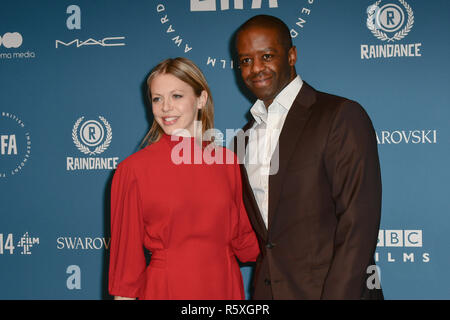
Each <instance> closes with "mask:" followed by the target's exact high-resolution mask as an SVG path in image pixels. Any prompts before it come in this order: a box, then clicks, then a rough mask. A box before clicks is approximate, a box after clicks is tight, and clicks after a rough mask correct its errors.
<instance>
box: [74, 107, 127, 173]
mask: <svg viewBox="0 0 450 320" xmlns="http://www.w3.org/2000/svg"><path fill="white" fill-rule="evenodd" d="M72 141H73V143H74V145H75V147H76V148H77V149H78V151H79V152H80V153H83V154H85V155H88V156H91V157H84V158H78V157H67V160H66V170H67V171H74V170H111V169H116V168H117V164H118V160H119V158H118V157H109V158H100V157H94V156H96V155H100V154H102V153H104V152H105V151H106V150H107V149H108V147H109V146H110V144H111V141H112V128H111V124H110V123H109V122H108V120H107V119H106V118H105V117H103V116H98V119H86V118H85V116H82V117H79V118H78V119H77V120H76V121H75V123H74V125H73V127H72Z"/></svg>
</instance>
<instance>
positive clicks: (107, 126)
mask: <svg viewBox="0 0 450 320" xmlns="http://www.w3.org/2000/svg"><path fill="white" fill-rule="evenodd" d="M257 14H270V15H274V16H277V17H279V18H281V19H282V20H283V21H285V23H286V24H287V25H288V26H289V28H290V30H291V36H292V38H293V42H294V44H295V45H296V46H297V50H298V62H297V72H298V73H299V74H300V75H301V77H302V78H303V79H304V80H305V81H307V82H308V83H309V84H311V85H312V86H313V87H315V88H316V89H318V90H320V91H326V92H329V93H333V94H337V95H340V96H345V97H347V98H350V99H353V100H356V101H358V102H359V103H360V104H361V105H362V106H363V107H364V108H365V109H366V110H367V112H368V114H369V115H370V117H371V119H372V121H373V124H374V126H375V130H376V134H377V139H378V149H379V154H380V161H381V169H382V179H383V209H382V221H381V228H380V229H381V230H380V232H379V241H378V247H377V250H376V255H375V260H376V262H377V265H378V266H379V269H380V274H381V284H382V287H383V288H384V293H385V297H386V298H387V299H450V290H449V287H450V279H449V277H448V276H447V273H448V270H450V240H449V230H450V217H449V213H450V200H449V199H450V188H449V186H450V183H449V181H450V169H449V164H450V149H449V142H450V126H449V125H450V76H449V66H450V62H449V52H450V42H449V37H448V34H447V33H448V31H449V30H450V2H449V1H446V0H433V1H425V0H398V1H397V0H387V1H381V0H378V1H376V0H358V1H355V0H341V1H334V0H296V1H290V0H231V1H230V0H190V1H189V0H183V1H180V0H134V1H126V0H120V1H106V0H94V1H93V0H89V1H87V0H86V1H81V0H78V1H50V0H41V1H12V0H4V1H2V4H1V10H0V200H1V204H0V288H1V290H0V299H108V298H110V296H109V295H108V292H107V273H108V260H109V245H110V232H109V223H110V218H109V209H110V207H109V193H110V184H111V179H112V176H113V173H114V169H115V168H116V167H117V165H118V163H120V162H121V161H122V160H124V159H125V158H126V157H127V156H129V155H130V154H132V153H133V152H136V151H137V150H138V148H139V143H140V141H141V140H142V138H143V137H144V135H145V133H146V132H147V130H148V128H149V123H151V121H152V114H151V109H150V108H149V105H148V101H147V98H146V85H145V79H146V77H147V75H148V73H149V72H150V70H151V69H152V68H153V67H154V66H155V65H156V64H157V63H158V62H159V61H161V60H163V59H165V58H168V57H177V56H184V57H187V58H190V59H192V60H193V61H194V62H195V63H197V64H198V65H199V66H200V68H201V69H202V70H203V72H204V73H205V76H206V78H207V80H208V82H209V84H210V86H211V89H212V93H213V98H214V101H215V123H216V127H217V129H218V130H220V131H221V132H222V133H223V134H224V138H225V140H226V141H230V139H231V138H232V131H233V130H235V129H237V128H240V127H242V126H243V125H244V124H245V123H246V122H247V119H248V117H249V114H248V110H249V108H250V107H251V105H252V103H253V101H252V98H251V97H248V95H247V93H246V92H245V90H243V89H242V86H241V82H240V80H239V73H238V71H239V70H238V68H237V64H236V60H235V57H234V56H233V52H234V50H233V42H232V36H233V33H234V32H235V31H236V29H237V27H238V26H239V25H240V24H241V23H243V22H244V21H245V20H247V19H248V18H250V17H251V16H254V15H257ZM205 267H206V266H205ZM241 270H242V273H243V276H244V281H245V286H246V292H247V296H248V293H249V282H250V277H251V273H252V266H251V265H250V266H242V268H241Z"/></svg>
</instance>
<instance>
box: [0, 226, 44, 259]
mask: <svg viewBox="0 0 450 320" xmlns="http://www.w3.org/2000/svg"><path fill="white" fill-rule="evenodd" d="M38 244H39V238H37V237H30V236H29V235H28V232H25V234H24V235H23V236H22V237H20V239H19V241H18V242H17V243H16V245H15V246H14V235H13V234H12V233H8V234H5V235H4V234H3V233H0V255H3V254H10V255H12V254H14V250H16V249H17V247H18V248H21V249H22V250H20V254H24V255H30V254H31V248H32V247H34V246H36V245H38Z"/></svg>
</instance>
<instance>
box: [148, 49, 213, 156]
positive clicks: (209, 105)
mask: <svg viewBox="0 0 450 320" xmlns="http://www.w3.org/2000/svg"><path fill="white" fill-rule="evenodd" d="M161 74H171V75H173V76H175V77H177V78H178V79H180V80H181V81H184V82H186V83H187V84H188V85H190V86H191V87H192V89H194V93H195V95H196V96H197V97H200V95H201V93H202V91H203V90H205V91H206V93H207V94H208V99H207V101H206V104H205V106H203V108H202V109H199V112H198V115H199V119H198V120H199V121H201V123H202V135H203V134H204V132H205V131H206V130H208V129H212V128H214V103H213V99H212V95H211V90H210V89H209V86H208V83H207V82H206V79H205V76H204V75H203V73H202V71H201V70H200V68H199V67H197V65H196V64H195V63H194V62H192V61H191V60H189V59H187V58H182V57H178V58H173V59H166V60H164V61H162V62H160V63H159V64H158V65H157V66H156V67H155V68H154V69H153V70H152V72H151V73H150V75H149V76H148V78H147V94H148V97H149V100H150V102H151V101H152V99H151V92H150V85H151V83H152V81H153V79H154V78H155V77H156V76H158V75H161ZM163 134H164V131H163V129H162V128H161V127H160V125H159V124H158V123H157V122H156V121H155V120H153V123H152V126H151V127H150V130H149V131H148V133H147V134H146V135H145V137H144V140H143V141H142V143H141V147H145V146H148V145H150V144H152V143H155V142H157V141H158V140H159V139H160V138H161V136H162V135H163Z"/></svg>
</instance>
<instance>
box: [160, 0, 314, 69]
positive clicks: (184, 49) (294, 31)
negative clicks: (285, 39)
mask: <svg viewBox="0 0 450 320" xmlns="http://www.w3.org/2000/svg"><path fill="white" fill-rule="evenodd" d="M183 3H185V5H184V6H185V8H182V7H181V8H180V6H181V5H180V1H179V0H165V1H164V2H163V1H160V2H159V3H157V4H156V5H155V11H156V13H157V15H158V19H159V22H160V24H161V32H162V33H163V34H164V35H165V36H166V37H167V40H168V42H171V43H172V44H174V45H175V46H176V47H178V48H179V49H180V50H181V53H182V54H183V55H185V56H187V57H189V56H188V55H189V54H191V53H192V52H193V51H195V50H201V51H199V52H201V54H202V55H203V56H202V57H201V58H200V59H201V60H202V61H203V63H204V64H205V65H206V67H208V68H214V69H219V70H229V69H234V66H235V65H236V61H235V59H236V57H232V56H230V52H229V48H228V46H227V43H226V41H223V39H228V37H229V35H230V34H233V33H234V32H235V31H236V29H237V28H238V27H239V25H235V24H230V23H229V21H230V19H229V16H230V15H233V14H239V15H240V16H247V18H251V17H252V16H254V15H255V14H256V13H257V12H258V11H259V12H261V13H267V11H269V12H270V11H271V10H277V9H280V6H281V3H282V2H280V1H278V0H251V1H250V0H246V1H244V0H233V1H230V0H220V1H219V0H190V1H183ZM314 3H315V2H314V0H298V1H296V2H295V5H292V4H291V3H290V2H289V1H285V2H284V5H285V9H286V10H288V11H289V12H297V14H296V15H297V18H296V19H295V18H294V19H292V18H291V17H289V20H288V19H286V21H285V22H286V24H287V26H288V28H289V30H290V34H291V38H293V39H294V38H296V37H298V36H299V35H300V34H301V32H303V30H305V26H306V24H307V21H308V20H309V16H310V14H311V13H312V11H313V6H314ZM169 8H179V9H178V10H174V9H169ZM186 12H187V14H188V15H187V16H186ZM208 15H210V16H211V17H213V18H214V23H215V24H217V25H220V26H222V27H223V28H222V27H221V28H219V29H218V30H216V31H215V32H214V33H213V34H212V35H211V36H208V38H204V36H202V37H200V36H199V35H201V34H204V32H203V30H205V29H207V28H209V29H210V28H211V26H210V24H208V23H207V22H204V23H202V21H209V19H204V17H205V16H208ZM280 18H281V19H282V20H283V17H280ZM186 19H191V20H192V23H191V24H190V25H191V26H193V27H191V28H190V30H185V29H181V28H179V26H180V25H186ZM179 20H182V21H183V23H178V21H179ZM205 44H207V45H206V46H205ZM199 45H201V46H202V48H200V49H198V46H199Z"/></svg>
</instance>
